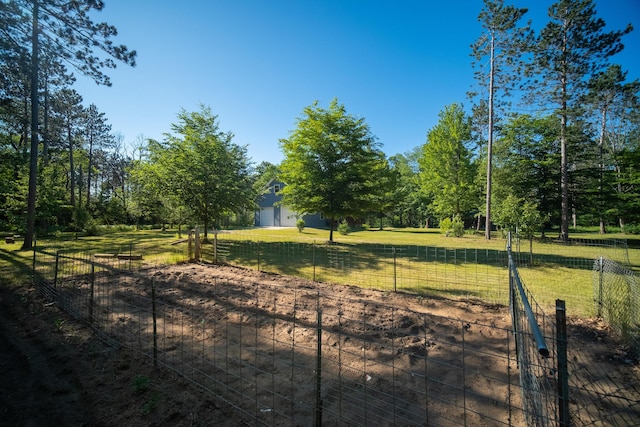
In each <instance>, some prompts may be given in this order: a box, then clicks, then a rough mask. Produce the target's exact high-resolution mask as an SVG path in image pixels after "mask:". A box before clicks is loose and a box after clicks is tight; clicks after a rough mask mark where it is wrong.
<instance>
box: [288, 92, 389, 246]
mask: <svg viewBox="0 0 640 427" xmlns="http://www.w3.org/2000/svg"><path fill="white" fill-rule="evenodd" d="M280 146H281V148H282V151H283V153H284V160H283V161H282V164H281V165H280V168H281V171H282V180H283V181H284V182H286V184H287V185H286V186H285V187H284V189H283V190H282V194H283V203H284V204H285V205H287V206H289V207H291V208H292V209H293V210H294V211H296V212H298V213H321V214H323V215H324V216H325V217H326V218H328V219H329V220H330V223H331V228H330V231H329V240H330V241H333V230H334V224H335V221H336V220H339V219H341V218H345V217H347V216H353V217H359V216H363V215H365V214H366V213H368V212H375V211H376V204H377V203H378V202H379V200H380V198H382V197H383V196H384V192H385V186H384V185H382V181H381V180H382V177H383V176H385V174H386V173H387V171H388V168H389V166H388V163H387V160H386V157H385V155H384V153H383V152H382V151H381V150H380V148H379V143H378V142H377V141H376V138H375V137H374V136H373V135H372V134H371V131H370V129H369V126H368V125H367V123H366V122H365V120H364V119H363V118H357V117H354V116H353V115H351V114H348V113H347V110H346V108H345V106H344V105H343V104H340V103H339V102H338V100H337V99H333V100H332V101H331V103H330V104H329V108H328V109H324V108H321V107H320V106H318V102H314V103H313V104H312V105H310V106H308V107H305V109H304V110H303V116H302V117H301V118H299V119H298V120H297V123H296V128H295V129H294V130H293V131H291V133H290V135H289V138H287V139H281V140H280Z"/></svg>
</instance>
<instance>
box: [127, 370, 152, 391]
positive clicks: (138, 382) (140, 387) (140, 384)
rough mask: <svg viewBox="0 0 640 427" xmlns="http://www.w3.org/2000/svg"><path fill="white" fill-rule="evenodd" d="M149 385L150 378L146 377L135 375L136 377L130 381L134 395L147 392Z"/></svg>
mask: <svg viewBox="0 0 640 427" xmlns="http://www.w3.org/2000/svg"><path fill="white" fill-rule="evenodd" d="M150 383H151V378H149V377H148V376H146V375H136V377H135V378H134V379H133V380H132V381H131V387H133V389H134V390H135V392H136V393H138V394H142V393H144V392H145V391H147V390H149V384H150Z"/></svg>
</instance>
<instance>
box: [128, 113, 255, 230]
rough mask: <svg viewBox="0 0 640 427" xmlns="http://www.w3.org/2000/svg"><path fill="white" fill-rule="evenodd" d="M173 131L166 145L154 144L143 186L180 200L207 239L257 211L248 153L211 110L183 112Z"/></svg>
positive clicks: (141, 170)
mask: <svg viewBox="0 0 640 427" xmlns="http://www.w3.org/2000/svg"><path fill="white" fill-rule="evenodd" d="M171 129H172V130H173V132H174V133H172V134H166V135H165V140H164V141H163V142H157V141H150V143H149V147H148V149H149V159H148V161H147V162H142V163H140V164H139V165H138V166H137V170H136V171H135V175H136V177H137V179H138V181H139V182H142V183H143V187H146V188H152V189H155V190H156V191H160V192H161V193H162V194H163V195H164V197H165V198H167V201H171V200H172V199H173V198H174V197H177V198H178V199H179V201H180V202H181V203H182V204H183V205H184V206H186V207H187V208H188V209H190V210H191V212H192V214H193V216H194V217H195V218H197V219H198V220H199V221H201V222H202V223H203V224H204V233H205V237H206V236H207V234H208V229H209V228H210V225H213V226H214V227H219V226H220V223H221V221H222V218H223V217H224V216H225V215H227V214H229V213H237V214H242V213H243V212H244V211H246V210H252V209H253V208H254V207H255V200H256V193H255V192H254V190H253V187H252V185H251V179H250V167H249V166H250V164H249V159H248V158H247V155H246V148H245V147H241V146H239V145H236V144H234V143H232V139H233V134H232V133H231V132H222V131H221V130H220V127H219V125H218V120H217V116H215V115H213V114H212V113H211V109H210V108H209V107H205V106H201V109H200V111H193V112H187V111H185V110H182V111H181V112H180V113H179V114H178V122H177V123H175V124H173V125H172V126H171ZM167 206H169V203H167Z"/></svg>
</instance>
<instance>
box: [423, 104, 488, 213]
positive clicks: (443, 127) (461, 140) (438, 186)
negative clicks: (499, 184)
mask: <svg viewBox="0 0 640 427" xmlns="http://www.w3.org/2000/svg"><path fill="white" fill-rule="evenodd" d="M470 140H471V122H470V120H469V117H467V116H466V115H465V113H464V111H463V110H462V107H461V106H460V105H458V104H452V105H450V106H447V107H445V109H444V110H443V111H442V112H441V113H440V121H439V122H438V124H437V125H436V126H435V127H434V128H433V129H431V130H430V131H429V133H428V135H427V143H426V144H425V145H424V146H423V150H422V156H421V157H420V159H419V164H420V185H421V188H422V191H423V192H424V193H425V194H426V195H428V197H430V198H431V200H432V201H431V207H432V209H433V211H434V212H435V213H436V214H437V215H438V216H440V217H449V216H453V215H465V214H467V213H468V212H469V211H470V210H472V209H473V208H474V207H476V206H477V205H478V200H479V194H478V191H477V187H476V185H475V179H474V178H475V168H476V165H475V164H474V162H473V159H472V152H471V151H470V150H469V148H468V147H467V145H468V144H469V143H470Z"/></svg>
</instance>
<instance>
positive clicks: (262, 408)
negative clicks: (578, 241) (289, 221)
mask: <svg viewBox="0 0 640 427" xmlns="http://www.w3.org/2000/svg"><path fill="white" fill-rule="evenodd" d="M212 246H213V247H215V248H216V249H215V252H214V249H213V247H212V248H207V247H206V245H205V246H204V250H202V252H201V256H202V257H204V258H205V259H206V258H207V257H214V256H219V257H224V259H225V260H227V261H233V260H236V261H238V260H241V261H242V262H237V264H239V265H245V266H253V268H255V269H257V270H260V271H274V270H278V271H279V272H280V270H286V271H283V272H287V273H288V274H294V275H296V274H297V275H299V276H307V277H309V278H310V279H315V280H311V281H303V280H302V279H298V281H295V280H294V281H289V282H286V283H285V284H280V283H279V282H276V281H272V280H271V278H270V279H269V280H267V281H266V282H265V281H260V282H259V281H255V280H250V279H247V278H246V277H244V276H247V274H246V272H245V273H242V272H241V274H243V277H244V278H239V279H234V280H230V279H221V278H217V277H215V274H214V272H215V268H214V267H213V266H203V265H199V266H196V265H193V264H183V265H179V266H171V267H170V266H168V265H150V264H148V263H145V261H143V260H141V259H139V258H138V257H135V256H132V255H135V254H134V252H133V251H132V250H129V252H128V253H120V254H110V253H103V254H95V253H93V254H92V253H88V252H83V253H68V252H63V251H51V250H42V248H40V250H36V251H34V259H33V264H34V270H33V271H34V275H33V277H34V284H35V285H36V286H37V287H38V289H40V290H41V291H42V292H43V293H44V294H45V295H47V296H48V297H50V298H51V299H52V300H54V301H56V302H57V303H58V304H59V305H60V306H62V307H63V308H64V309H65V310H67V311H68V312H70V313H71V314H73V315H74V316H75V317H77V318H79V319H82V320H84V321H86V322H88V323H89V324H91V325H92V327H93V328H94V329H95V330H96V332H97V333H99V334H100V335H101V336H102V337H103V338H105V339H107V340H108V341H109V342H112V343H118V345H125V346H127V347H129V348H131V349H132V350H134V351H136V352H138V353H139V354H140V355H142V356H144V357H148V358H149V359H150V360H153V362H154V363H155V364H157V365H158V366H162V367H164V368H167V369H170V370H172V371H175V372H176V373H178V374H180V375H183V376H184V377H186V378H187V379H189V380H190V381H192V382H194V383H195V384H198V385H199V386H201V387H203V388H204V389H205V390H207V391H209V392H210V393H211V394H212V395H214V396H216V397H217V398H218V399H220V401H222V402H224V403H226V404H227V405H228V406H229V407H230V408H232V409H234V413H236V414H237V416H238V419H239V420H242V421H244V422H247V423H250V424H254V425H313V424H316V425H321V424H322V425H324V424H328V425H342V424H349V425H418V424H422V425H442V426H448V425H562V424H561V423H560V420H561V419H560V414H561V412H562V408H563V404H562V403H561V402H562V400H561V399H563V401H564V402H565V403H566V402H569V404H568V406H567V411H568V419H569V420H570V423H571V425H620V426H623V425H624V426H626V425H633V424H638V423H640V409H639V407H638V405H639V404H640V403H639V402H640V391H639V390H638V382H637V375H638V373H637V372H634V371H633V365H627V364H626V362H625V361H620V362H619V363H618V362H617V360H614V361H613V365H612V360H611V359H610V358H609V359H607V358H606V357H605V356H603V352H605V351H610V349H611V348H612V346H611V342H608V339H606V336H605V335H604V333H603V335H602V336H601V337H600V336H599V337H596V338H597V339H596V340H595V341H594V340H593V338H594V337H591V336H587V335H588V334H589V333H591V332H592V331H593V328H591V327H588V328H587V327H585V328H584V331H583V332H582V333H581V331H582V329H580V328H579V327H580V326H581V325H577V326H578V328H577V329H576V325H575V324H574V325H571V324H570V325H569V326H570V328H571V327H573V328H574V329H573V333H571V332H570V333H569V334H568V336H565V342H564V344H565V345H566V347H567V349H568V354H569V358H568V367H567V369H568V372H569V373H570V375H569V378H568V384H567V387H566V390H565V391H566V392H567V393H568V394H567V395H566V396H565V395H564V394H562V392H561V391H562V390H561V389H560V388H558V385H559V383H560V377H559V373H558V371H559V365H560V361H559V358H558V356H557V355H558V352H559V350H558V349H559V348H560V347H561V344H560V343H561V342H562V340H559V339H558V337H557V336H556V335H557V329H556V324H555V323H554V321H553V320H552V319H550V318H549V317H548V316H546V315H545V314H544V312H543V309H542V308H541V307H540V306H539V305H538V304H537V303H536V302H535V299H534V298H533V295H532V293H531V292H530V291H529V290H528V289H527V288H525V287H524V286H522V289H523V291H522V293H520V292H519V295H514V286H513V284H512V285H511V286H508V285H507V276H508V273H507V271H511V268H509V266H502V263H503V262H504V260H507V261H508V254H507V253H506V251H505V252H504V253H503V254H502V255H500V254H498V252H499V251H495V253H494V252H492V251H484V253H483V252H482V251H472V250H467V251H464V250H460V249H447V250H443V249H442V248H437V249H433V248H427V247H415V246H405V247H396V246H382V247H373V246H372V247H368V248H367V247H364V248H362V247H356V249H354V248H353V247H351V246H346V245H316V244H314V243H313V242H312V243H311V244H304V245H303V244H300V245H294V244H279V245H278V244H270V245H264V244H263V242H257V241H244V242H238V241H235V240H231V239H229V240H228V241H227V240H223V241H222V242H221V244H219V245H212ZM252 246H253V247H252ZM193 249H194V248H193V247H192V250H193ZM208 249H209V250H208ZM367 251H368V252H367ZM124 252H126V251H124ZM372 253H373V254H374V255H371V254H372ZM363 254H364V255H363ZM188 255H189V256H188ZM372 256H375V257H379V258H380V259H379V260H377V261H372V260H371V257H372ZM188 257H189V258H190V257H191V255H190V254H186V253H185V256H184V258H188ZM476 257H477V258H476ZM516 259H517V257H516ZM283 260H285V261H288V262H289V264H290V266H288V267H287V266H286V265H285V264H286V263H285V262H284V261H283ZM521 262H522V263H523V264H525V267H526V268H528V267H530V265H529V264H526V260H524V261H521ZM234 263H235V262H234ZM474 263H475V264H474ZM491 263H494V264H495V266H493V267H491V268H496V270H497V271H502V272H503V277H502V280H498V278H497V277H496V279H495V283H494V284H493V285H491V286H488V287H487V289H490V292H493V293H492V294H491V293H488V294H489V295H499V296H496V297H495V298H496V299H501V298H503V295H504V294H506V298H507V299H509V298H511V299H512V301H514V300H515V299H517V298H519V300H518V301H519V302H518V304H520V306H522V301H523V298H522V296H523V295H524V296H525V299H526V300H527V301H528V302H530V303H531V304H532V313H533V318H534V320H535V321H534V323H535V324H537V325H538V326H539V327H540V331H541V335H542V336H543V337H544V339H545V342H546V343H547V350H548V352H549V355H548V356H545V355H544V354H542V353H541V352H540V347H539V345H538V344H539V343H538V342H537V341H536V340H535V335H536V334H535V333H534V332H533V331H532V330H531V329H530V328H531V325H532V324H533V323H529V318H528V315H527V314H526V312H525V311H524V310H519V311H518V313H519V314H517V315H516V314H514V312H512V313H511V316H509V315H507V319H508V320H509V324H504V325H502V324H501V323H500V315H499V314H498V315H497V317H494V316H493V314H492V313H493V310H494V309H496V310H498V312H499V309H497V308H495V307H497V306H487V305H481V306H480V310H479V311H480V314H479V315H478V316H477V317H473V315H472V314H473V313H472V312H471V311H469V310H468V308H467V309H466V311H464V310H463V311H461V312H457V313H460V314H459V315H457V316H455V315H453V314H452V313H454V309H455V308H456V307H457V304H459V301H455V300H451V299H443V300H441V299H440V297H441V296H442V295H446V296H453V297H454V298H460V296H466V297H470V296H471V297H472V298H474V299H481V298H484V297H483V295H484V294H483V293H482V292H485V291H482V288H481V286H476V285H475V283H476V282H480V281H482V280H483V279H484V278H486V277H493V275H494V274H495V275H496V276H497V275H498V273H496V272H494V271H491V270H489V269H488V267H487V270H486V272H485V271H483V270H482V269H483V268H485V267H486V266H489V265H491ZM516 263H517V262H514V264H516ZM382 264H386V267H385V271H388V272H391V273H392V274H391V278H390V279H389V278H387V279H384V281H381V279H379V278H377V277H376V276H378V275H377V274H371V276H369V280H368V281H367V280H364V279H363V280H362V281H361V282H358V281H356V280H355V279H356V278H357V277H358V276H359V275H360V276H361V275H364V273H360V274H356V273H354V272H355V271H356V267H357V268H359V269H360V270H359V271H363V270H366V269H367V268H370V269H378V268H380V267H379V266H380V265H382ZM430 264H438V265H435V266H430ZM258 265H259V266H258ZM592 265H593V264H592ZM269 266H272V267H269ZM407 266H411V267H410V268H409V267H407ZM199 269H202V270H203V273H202V274H199V273H198V271H199ZM416 269H417V270H418V273H413V272H412V270H416ZM456 269H458V270H457V271H456ZM420 272H422V274H423V275H427V276H429V277H428V279H427V280H429V283H431V285H430V286H426V285H424V278H421V277H420ZM483 274H484V275H485V276H484V277H483ZM341 275H342V276H346V275H349V279H350V280H351V279H353V280H354V282H356V283H360V284H361V285H362V286H363V287H366V288H368V287H371V288H374V287H375V288H381V289H382V291H383V293H378V294H376V295H377V296H376V298H372V297H371V296H370V295H365V294H359V293H360V292H364V291H359V290H358V289H361V288H353V287H344V286H333V285H326V284H324V285H323V284H322V283H320V282H319V279H324V280H326V281H327V282H334V283H336V282H338V283H339V282H340V281H338V280H329V279H328V278H329V277H331V278H336V277H339V276H341ZM436 277H438V278H441V280H436V279H435V278H436ZM447 277H449V280H447ZM376 280H378V281H376ZM421 280H422V281H421ZM465 281H466V282H465ZM448 282H452V283H458V285H455V284H454V285H453V286H452V285H449V284H448ZM521 282H522V284H523V283H524V282H523V281H522V280H521ZM380 283H383V285H381V284H380ZM410 283H411V285H410ZM416 283H418V284H417V285H416ZM465 283H466V285H467V287H469V288H472V291H469V290H465V289H461V290H458V288H456V286H460V287H461V288H462V287H463V286H464V284H465ZM374 284H375V286H374ZM367 285H368V286H367ZM413 286H419V287H420V289H414V288H413ZM493 287H495V288H496V289H493ZM425 288H426V290H425ZM497 288H505V289H504V290H503V289H497ZM345 289H350V291H351V292H353V293H352V294H349V295H347V294H346V293H345ZM474 289H475V290H474ZM400 290H403V291H411V292H415V293H414V294H411V293H410V292H404V293H395V292H392V291H400ZM397 295H400V296H402V298H405V299H403V300H402V302H401V303H396V304H392V303H391V301H392V300H393V298H394V297H395V296H397ZM398 298H399V297H398ZM376 299H382V300H384V301H388V303H381V302H379V301H377V300H376ZM487 300H488V301H489V302H492V301H494V300H492V299H491V298H487ZM407 301H411V304H414V303H415V302H416V301H419V302H420V303H419V304H418V305H419V308H418V309H416V307H413V306H411V304H408V303H407ZM425 301H426V302H425ZM435 301H444V304H445V306H446V307H445V308H444V309H442V310H441V311H440V312H438V310H436V306H435V304H436V302H435ZM503 314H504V313H503ZM503 317H504V315H503ZM587 326H591V325H587ZM514 332H515V333H514ZM514 337H515V340H514ZM516 348H517V350H518V351H517V352H515V351H514V350H516ZM516 354H517V355H518V357H517V358H516ZM616 363H617V364H616ZM594 402H597V404H594ZM567 425H569V424H567Z"/></svg>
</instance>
